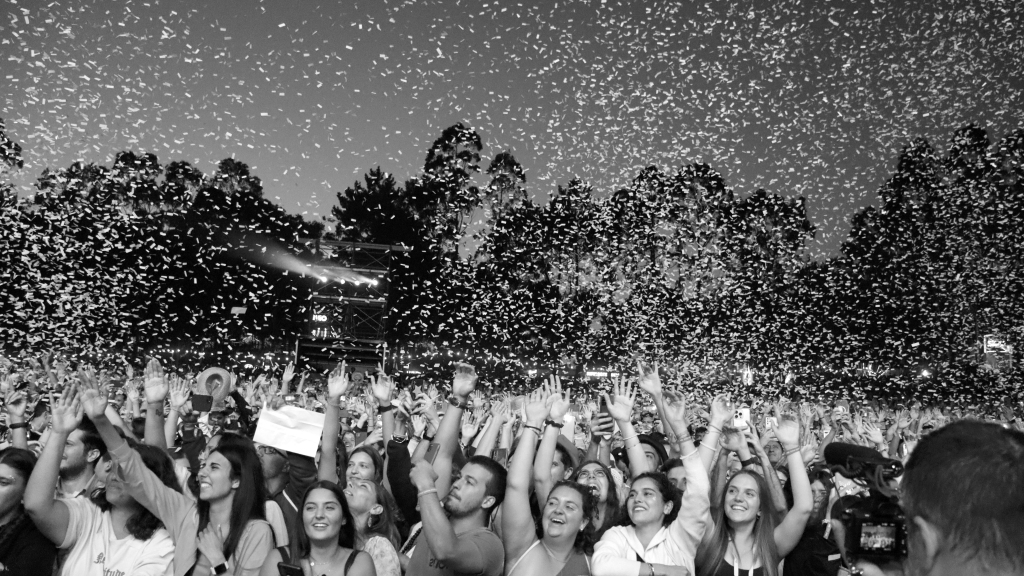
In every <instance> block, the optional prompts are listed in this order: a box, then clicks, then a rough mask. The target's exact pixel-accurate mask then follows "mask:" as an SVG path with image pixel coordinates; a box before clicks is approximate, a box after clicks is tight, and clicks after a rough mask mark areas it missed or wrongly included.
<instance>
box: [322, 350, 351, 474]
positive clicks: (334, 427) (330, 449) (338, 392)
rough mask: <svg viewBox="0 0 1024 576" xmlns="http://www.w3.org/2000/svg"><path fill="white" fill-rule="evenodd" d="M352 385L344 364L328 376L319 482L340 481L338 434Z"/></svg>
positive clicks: (339, 365)
mask: <svg viewBox="0 0 1024 576" xmlns="http://www.w3.org/2000/svg"><path fill="white" fill-rule="evenodd" d="M350 385H351V383H350V382H349V379H348V374H347V373H346V366H345V363H344V362H342V363H341V364H338V366H337V367H336V368H335V369H334V370H331V373H330V374H328V375H327V403H326V405H325V406H324V429H323V432H322V435H321V437H320V465H319V466H318V467H317V471H316V478H317V480H330V481H331V482H337V481H338V434H339V433H340V432H341V402H342V399H343V398H344V397H345V393H346V392H348V388H349V386H350Z"/></svg>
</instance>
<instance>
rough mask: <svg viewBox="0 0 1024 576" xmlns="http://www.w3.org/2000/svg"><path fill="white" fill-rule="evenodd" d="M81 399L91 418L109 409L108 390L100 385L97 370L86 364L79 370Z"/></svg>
mask: <svg viewBox="0 0 1024 576" xmlns="http://www.w3.org/2000/svg"><path fill="white" fill-rule="evenodd" d="M78 381H79V389H80V393H79V401H80V402H81V405H82V408H83V409H84V410H85V414H86V415H87V416H89V419H90V420H95V419H96V418H100V417H102V416H103V413H104V412H105V411H106V410H107V390H106V388H103V387H101V386H100V384H99V382H98V381H97V379H96V372H94V371H93V369H92V368H90V367H88V366H86V367H82V368H80V369H79V370H78Z"/></svg>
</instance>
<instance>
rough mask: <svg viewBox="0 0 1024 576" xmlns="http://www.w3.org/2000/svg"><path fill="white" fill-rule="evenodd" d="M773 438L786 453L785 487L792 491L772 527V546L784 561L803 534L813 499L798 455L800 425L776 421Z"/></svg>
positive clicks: (801, 459)
mask: <svg viewBox="0 0 1024 576" xmlns="http://www.w3.org/2000/svg"><path fill="white" fill-rule="evenodd" d="M775 437H776V438H778V439H779V443H780V444H782V448H783V449H785V451H786V463H787V464H788V465H789V484H790V486H791V487H792V488H793V507H792V508H791V509H790V510H789V512H788V513H787V514H786V517H785V518H783V520H782V522H781V523H780V524H779V525H778V526H776V527H775V545H776V547H778V549H779V557H780V558H785V557H786V555H788V554H789V553H790V552H792V551H793V548H795V547H796V545H797V543H798V542H799V541H800V537H801V536H802V535H803V533H804V527H805V526H807V519H808V518H809V517H810V516H811V511H812V510H813V509H814V496H813V495H812V494H811V483H810V480H808V478H807V469H806V468H805V467H804V461H803V458H802V457H801V456H800V424H799V423H797V422H795V421H793V420H782V421H780V422H779V425H778V427H776V428H775Z"/></svg>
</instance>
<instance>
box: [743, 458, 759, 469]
mask: <svg viewBox="0 0 1024 576" xmlns="http://www.w3.org/2000/svg"><path fill="white" fill-rule="evenodd" d="M760 463H761V461H760V460H758V459H757V457H756V456H751V457H750V458H747V459H746V460H740V466H742V467H744V468H746V467H747V466H754V465H758V464H760Z"/></svg>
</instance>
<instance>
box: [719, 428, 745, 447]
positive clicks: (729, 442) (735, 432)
mask: <svg viewBox="0 0 1024 576" xmlns="http://www.w3.org/2000/svg"><path fill="white" fill-rule="evenodd" d="M719 442H720V443H721V444H722V448H725V449H726V450H728V451H730V452H739V451H740V448H742V447H743V446H744V445H745V444H746V443H747V439H746V437H744V435H743V432H741V431H740V430H739V429H737V428H726V429H725V430H723V431H722V437H721V439H720V440H719Z"/></svg>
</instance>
